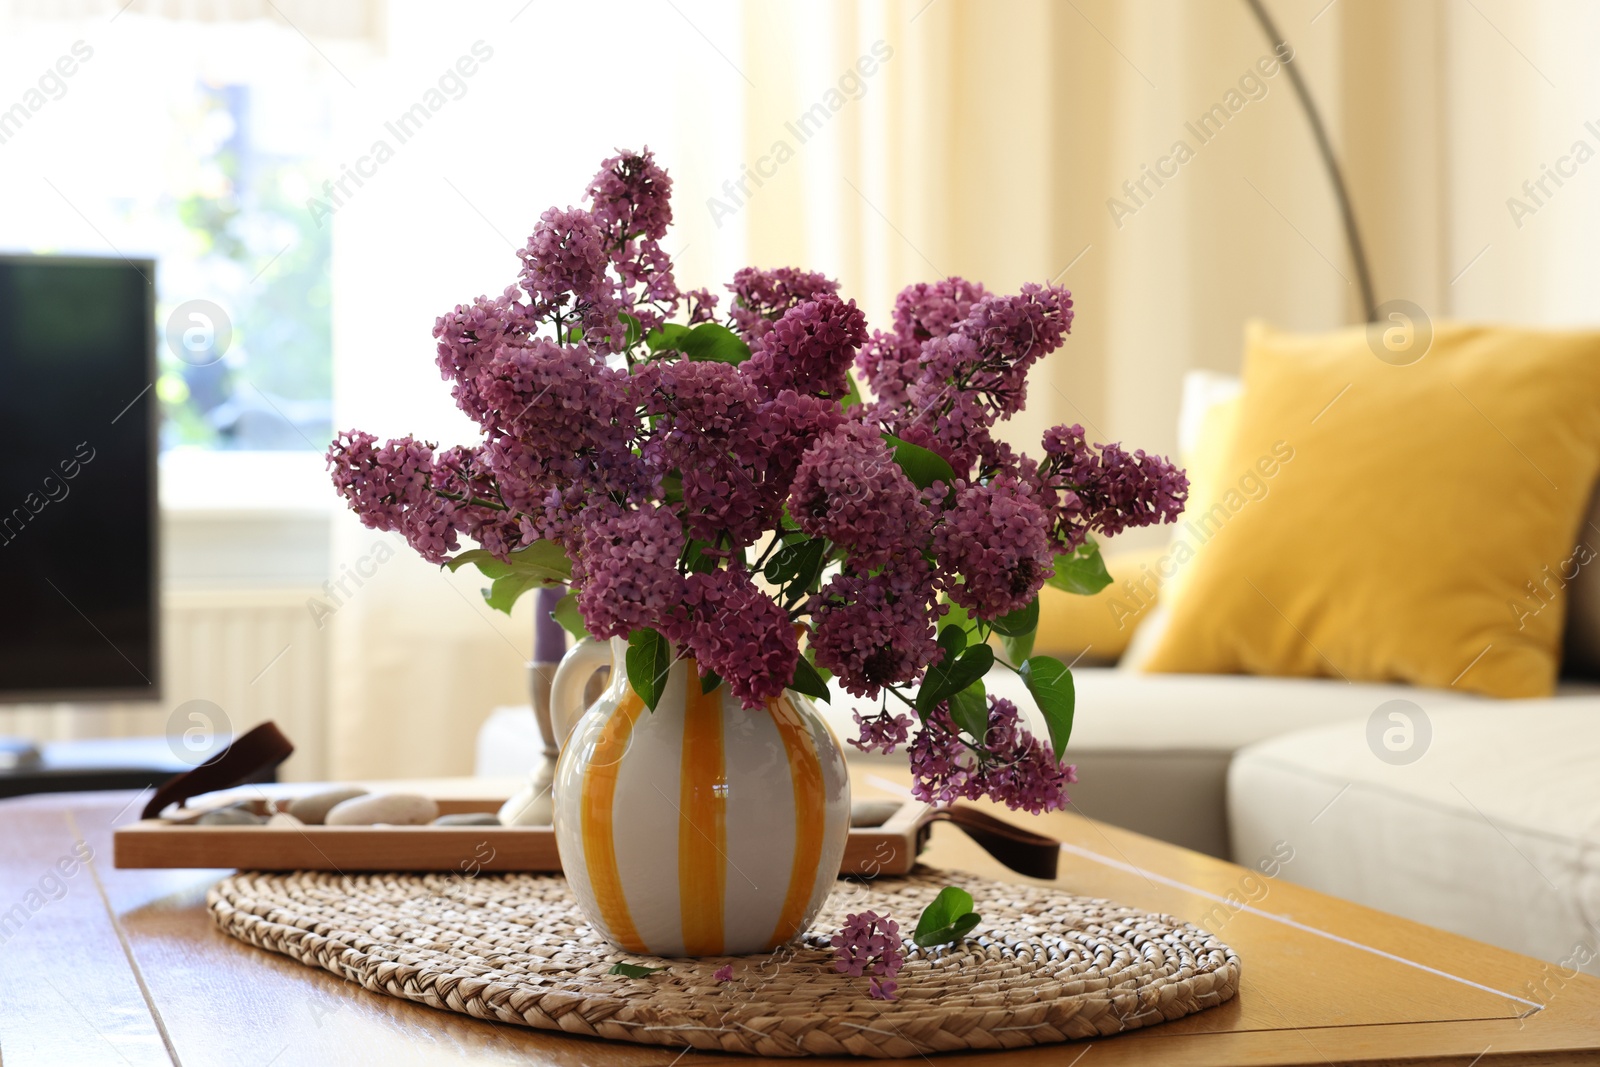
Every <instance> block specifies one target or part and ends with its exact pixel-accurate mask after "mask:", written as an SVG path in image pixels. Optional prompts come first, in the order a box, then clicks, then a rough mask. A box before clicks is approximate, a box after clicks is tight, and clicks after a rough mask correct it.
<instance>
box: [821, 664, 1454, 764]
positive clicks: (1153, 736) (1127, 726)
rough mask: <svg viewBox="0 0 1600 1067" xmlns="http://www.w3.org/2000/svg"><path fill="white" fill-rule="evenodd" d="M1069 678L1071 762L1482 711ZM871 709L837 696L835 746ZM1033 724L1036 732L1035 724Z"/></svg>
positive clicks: (1207, 681) (1212, 677) (1015, 695)
mask: <svg viewBox="0 0 1600 1067" xmlns="http://www.w3.org/2000/svg"><path fill="white" fill-rule="evenodd" d="M1072 678H1073V682H1074V685H1075V686H1076V689H1077V698H1078V699H1077V711H1076V714H1075V715H1074V718H1073V724H1072V743H1071V747H1070V752H1069V755H1073V754H1077V753H1084V752H1100V751H1108V750H1109V751H1117V752H1128V751H1136V752H1137V751H1167V752H1170V751H1185V752H1215V753H1221V754H1231V753H1233V752H1234V751H1235V750H1237V749H1240V748H1243V747H1244V746H1245V745H1248V744H1252V743H1253V742H1256V741H1261V740H1263V739H1265V738H1269V737H1277V736H1279V735H1281V734H1286V733H1292V732H1294V731H1296V730H1302V729H1305V728H1307V727H1310V726H1320V725H1322V724H1323V723H1329V722H1338V721H1341V720H1345V719H1352V718H1359V719H1363V720H1364V719H1365V718H1366V716H1367V715H1369V714H1370V713H1371V711H1372V709H1373V708H1376V707H1377V706H1378V705H1379V704H1382V703H1383V702H1384V701H1386V700H1395V699H1402V698H1403V699H1412V700H1415V699H1418V698H1419V697H1418V695H1419V694H1425V695H1426V699H1427V701H1428V705H1427V706H1428V707H1429V708H1430V709H1431V708H1434V707H1457V706H1459V707H1479V706H1482V705H1483V704H1484V703H1485V701H1484V698H1482V697H1477V696H1473V695H1471V694H1467V693H1455V692H1440V691H1435V690H1426V689H1422V690H1419V689H1417V688H1415V687H1414V686H1408V685H1368V684H1359V685H1353V684H1350V683H1348V682H1340V681H1332V680H1328V679H1322V678H1259V677H1252V676H1249V675H1242V674H1139V673H1137V672H1134V671H1122V670H1117V669H1116V668H1114V667H1080V668H1078V669H1076V670H1074V671H1073V672H1072ZM985 684H987V686H988V688H989V692H990V693H991V694H992V695H995V696H1002V697H1005V698H1007V699H1008V700H1012V701H1014V702H1015V703H1016V704H1017V706H1018V707H1020V708H1022V709H1024V711H1025V712H1027V713H1028V714H1029V715H1030V716H1033V715H1035V714H1036V713H1035V711H1034V704H1033V700H1032V698H1030V697H1029V696H1028V691H1027V689H1026V688H1025V687H1024V686H1023V684H1022V682H1021V680H1020V679H1018V678H1017V676H1016V675H1015V674H1013V673H1011V672H1010V671H1009V670H1006V669H1005V668H1003V667H996V668H995V669H994V670H992V671H990V672H989V677H988V678H987V679H985ZM893 703H894V702H893V701H891V704H893ZM877 707H878V705H877V703H876V702H874V701H867V700H858V699H855V698H853V697H851V696H849V695H848V694H845V693H841V692H836V693H835V695H834V699H833V702H832V703H831V704H829V705H826V706H824V708H823V715H824V717H825V718H826V719H827V720H828V724H829V725H830V726H832V727H833V728H834V730H835V731H836V732H838V733H839V735H840V736H841V738H844V737H853V736H855V734H856V729H855V725H854V722H853V720H852V719H851V712H852V711H854V710H861V711H863V712H864V713H868V714H870V713H873V712H875V711H876V710H877ZM901 707H902V709H903V708H904V706H903V705H901ZM1034 722H1035V724H1036V726H1037V728H1040V729H1042V722H1041V721H1040V720H1038V719H1037V718H1035V719H1034Z"/></svg>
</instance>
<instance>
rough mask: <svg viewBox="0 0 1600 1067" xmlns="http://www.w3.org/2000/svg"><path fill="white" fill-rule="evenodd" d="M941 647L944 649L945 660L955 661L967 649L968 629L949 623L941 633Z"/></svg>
mask: <svg viewBox="0 0 1600 1067" xmlns="http://www.w3.org/2000/svg"><path fill="white" fill-rule="evenodd" d="M939 647H940V648H942V649H944V658H945V659H946V660H953V659H955V658H956V657H957V656H959V655H961V653H962V652H963V651H964V650H965V649H966V647H967V631H966V628H965V627H963V626H960V625H958V624H956V623H948V624H946V625H945V627H944V629H942V630H940V631H939Z"/></svg>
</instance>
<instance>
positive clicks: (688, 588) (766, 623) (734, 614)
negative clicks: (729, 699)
mask: <svg viewBox="0 0 1600 1067" xmlns="http://www.w3.org/2000/svg"><path fill="white" fill-rule="evenodd" d="M667 636H668V637H669V638H671V639H672V640H675V641H677V642H679V643H680V644H682V645H683V646H684V647H686V648H687V649H688V650H689V652H690V653H691V654H693V656H694V658H695V661H696V662H697V663H698V664H699V666H700V669H701V670H702V671H708V670H709V671H715V672H716V673H717V674H720V675H721V676H722V677H723V678H724V679H725V680H726V681H727V683H728V687H729V689H730V690H731V691H732V693H733V695H734V696H736V697H738V698H739V701H740V702H741V703H742V704H744V706H745V707H747V708H759V707H765V706H766V703H767V701H768V700H771V699H773V698H775V697H777V696H779V695H780V694H781V693H782V692H783V690H784V689H785V687H787V686H788V684H789V682H790V680H791V679H792V678H794V665H795V661H796V660H797V659H799V658H800V649H799V645H798V644H797V643H796V640H795V633H794V629H793V627H792V626H791V625H790V623H789V616H788V615H786V614H784V611H783V609H782V608H780V607H779V606H778V605H777V604H776V603H774V602H773V599H772V598H771V597H769V596H767V595H766V594H765V593H763V592H762V591H761V590H759V589H757V588H756V585H755V583H754V582H753V581H751V579H750V575H748V574H746V573H745V572H744V571H742V570H738V569H733V568H730V569H728V570H720V571H711V572H709V573H704V574H691V575H689V577H688V578H687V579H685V581H684V601H683V614H682V616H681V619H680V621H678V622H676V623H675V624H674V625H672V626H670V627H669V629H668V631H667Z"/></svg>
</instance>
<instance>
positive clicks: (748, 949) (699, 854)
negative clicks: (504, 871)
mask: <svg viewBox="0 0 1600 1067" xmlns="http://www.w3.org/2000/svg"><path fill="white" fill-rule="evenodd" d="M626 654H627V643H626V642H624V641H621V640H615V641H612V642H611V643H610V645H609V647H608V646H607V645H605V644H602V643H600V642H596V641H584V642H582V643H580V644H579V645H578V646H577V647H576V648H574V649H573V650H572V651H570V652H568V653H567V656H566V658H565V659H563V661H562V663H561V667H560V669H559V670H558V671H557V673H556V678H555V681H554V684H553V685H552V698H551V700H552V710H553V713H554V714H553V718H554V720H555V723H556V736H557V737H562V736H565V737H566V741H565V743H564V744H563V745H562V749H561V759H560V761H559V763H558V764H557V766H556V776H555V785H554V791H555V831H556V845H557V848H558V849H559V850H560V853H561V867H562V870H563V871H565V872H566V876H567V881H568V883H569V884H570V885H571V886H572V892H573V895H574V896H575V897H576V898H577V900H578V904H579V906H580V907H582V909H583V911H584V914H585V915H587V916H588V918H589V921H590V922H591V923H593V924H594V926H595V928H596V929H598V930H599V931H600V932H601V933H602V934H604V935H605V937H606V938H607V940H609V941H611V942H612V944H614V945H616V946H617V947H619V948H622V949H625V950H626V951H628V952H637V953H643V954H647V955H653V956H723V955H729V956H732V955H741V954H745V953H754V952H767V951H771V950H772V949H774V948H777V947H778V946H779V945H781V944H783V943H785V942H786V941H789V940H790V939H792V938H793V937H795V936H796V935H797V934H799V933H801V932H802V931H803V930H805V928H806V926H807V924H809V923H810V922H811V920H812V918H813V917H814V916H815V915H816V913H817V911H818V910H819V909H820V908H821V907H822V903H823V901H824V900H826V899H827V896H828V893H829V891H830V890H831V889H832V888H833V885H834V882H835V880H836V879H837V878H838V875H839V863H840V860H841V859H842V858H843V856H844V845H845V837H846V835H847V834H848V833H849V830H850V779H849V776H848V775H847V774H846V772H845V764H844V757H843V754H842V753H841V752H840V750H839V744H838V741H837V739H835V737H834V736H833V733H832V731H830V730H829V729H828V727H827V725H826V724H825V723H824V722H823V721H822V719H821V718H819V717H818V715H817V713H816V711H815V709H814V708H813V707H812V706H811V702H810V701H809V700H807V699H806V698H805V697H803V696H801V695H800V694H798V693H795V692H793V691H786V692H785V693H784V694H783V695H782V696H781V697H778V698H777V699H775V700H771V701H768V703H767V706H766V707H764V708H757V709H755V710H746V709H745V708H744V707H743V706H742V705H741V704H740V702H739V700H738V699H737V698H736V697H734V696H733V695H732V694H731V693H730V692H729V691H728V686H727V685H721V686H718V687H717V689H715V690H714V691H712V692H710V693H702V692H701V691H700V690H701V686H700V678H699V672H698V670H697V668H696V666H695V662H694V660H692V659H688V658H685V659H679V660H676V661H675V662H674V664H673V666H672V671H671V673H670V675H669V676H668V678H667V684H666V691H665V693H664V694H663V695H662V697H661V700H660V701H659V702H658V703H657V705H656V709H655V711H653V712H652V711H650V710H649V709H647V708H646V707H645V706H644V702H643V701H642V700H641V699H640V698H639V696H638V694H636V693H635V692H634V691H633V688H632V687H631V686H630V685H629V684H628V680H627V670H626V668H625V666H624V663H625V656H626ZM608 664H609V665H610V666H611V668H612V670H611V682H610V685H609V687H608V688H607V689H606V691H605V692H604V693H603V694H601V696H600V698H599V699H598V700H596V701H595V702H594V704H592V705H591V706H590V707H589V709H588V710H587V711H585V712H584V713H583V715H582V717H581V718H580V719H578V721H577V722H576V724H575V725H574V726H573V727H572V728H571V730H570V733H569V732H568V730H567V729H566V728H565V723H570V722H571V721H572V717H571V715H570V711H569V709H571V708H574V707H578V706H581V700H582V696H581V694H582V691H583V686H584V683H585V682H587V681H588V679H589V678H590V677H591V676H592V675H593V673H594V672H595V670H596V669H597V668H599V667H601V666H606V665H608Z"/></svg>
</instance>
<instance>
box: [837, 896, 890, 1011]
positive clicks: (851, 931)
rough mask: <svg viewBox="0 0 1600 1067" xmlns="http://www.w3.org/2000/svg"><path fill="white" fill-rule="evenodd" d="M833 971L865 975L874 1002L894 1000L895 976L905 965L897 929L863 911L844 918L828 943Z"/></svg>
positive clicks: (887, 920)
mask: <svg viewBox="0 0 1600 1067" xmlns="http://www.w3.org/2000/svg"><path fill="white" fill-rule="evenodd" d="M829 943H830V944H831V945H833V951H834V964H833V966H834V968H835V969H836V970H837V971H838V972H839V973H840V974H848V975H849V976H850V977H852V978H860V977H861V976H862V975H866V976H867V992H868V993H870V994H871V995H872V997H873V998H874V999H876V1000H893V999H895V996H894V991H895V988H896V987H897V985H898V984H899V983H897V982H896V981H895V975H897V974H899V973H900V968H901V967H902V966H904V965H905V961H906V957H905V946H904V945H902V944H901V943H900V927H899V924H897V923H896V922H895V921H894V920H893V919H891V918H889V917H888V916H887V915H879V914H878V913H877V912H875V911H863V912H861V913H859V914H852V915H846V916H845V917H844V926H843V927H841V928H840V930H839V932H838V933H837V934H835V935H834V936H833V939H832V940H831V941H830V942H829Z"/></svg>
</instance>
